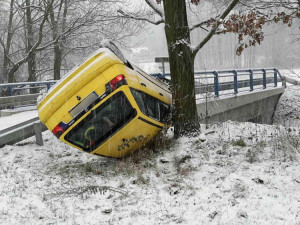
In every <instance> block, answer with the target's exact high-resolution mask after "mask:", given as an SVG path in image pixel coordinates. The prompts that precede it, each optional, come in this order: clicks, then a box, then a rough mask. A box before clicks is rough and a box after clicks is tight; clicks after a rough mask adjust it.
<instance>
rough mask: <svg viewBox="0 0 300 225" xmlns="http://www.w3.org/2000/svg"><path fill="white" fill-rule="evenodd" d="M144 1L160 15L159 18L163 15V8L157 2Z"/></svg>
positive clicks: (151, 0)
mask: <svg viewBox="0 0 300 225" xmlns="http://www.w3.org/2000/svg"><path fill="white" fill-rule="evenodd" d="M145 1H146V3H147V4H148V5H149V6H150V8H152V9H153V10H154V11H155V12H156V13H157V14H158V15H160V16H161V18H164V17H165V13H164V10H163V8H162V7H161V6H160V5H159V4H157V2H156V1H155V0H145Z"/></svg>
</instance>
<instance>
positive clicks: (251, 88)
mask: <svg viewBox="0 0 300 225" xmlns="http://www.w3.org/2000/svg"><path fill="white" fill-rule="evenodd" d="M249 73H250V91H253V90H254V88H253V86H254V85H253V70H249Z"/></svg>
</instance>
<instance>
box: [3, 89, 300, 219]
mask: <svg viewBox="0 0 300 225" xmlns="http://www.w3.org/2000/svg"><path fill="white" fill-rule="evenodd" d="M294 91H295V90H294ZM294 91H293V92H294ZM288 94H291V93H288ZM291 95H292V94H291ZM282 100H283V101H281V102H280V104H279V106H278V109H279V112H280V111H281V112H282V113H284V112H285V111H284V110H280V107H283V106H282V102H284V104H286V102H288V101H285V97H284V96H283V98H282ZM294 100H295V101H296V98H294ZM293 104H295V103H293ZM291 105H292V104H291ZM295 107H296V106H295ZM287 110H289V109H287ZM296 114H297V113H296V112H295V115H296ZM291 115H294V114H291ZM280 116H281V115H279V114H278V115H276V118H279V117H280ZM277 121H279V119H278V120H277ZM291 121H292V120H291ZM283 125H284V124H282V125H280V124H279V123H278V124H276V125H261V124H253V123H238V122H231V121H229V122H226V123H219V124H213V125H211V126H210V127H209V128H208V129H207V130H205V129H204V127H203V130H202V131H203V133H206V140H204V138H203V135H201V136H199V137H193V138H187V137H184V138H181V139H179V140H176V141H174V140H172V132H171V131H169V133H168V134H167V135H165V136H164V137H163V138H162V139H157V140H156V141H155V142H153V143H152V144H151V145H149V146H148V147H147V148H145V149H143V150H140V151H138V152H136V153H135V154H132V155H131V156H130V157H127V158H124V159H121V160H117V159H110V158H103V157H99V156H94V155H89V154H86V153H83V152H80V151H78V150H76V149H72V148H71V147H69V146H67V145H65V144H63V143H62V142H60V141H58V140H57V139H56V138H55V137H54V136H53V135H52V134H51V133H50V132H45V133H44V134H43V135H44V139H45V141H44V142H45V145H44V146H42V147H40V146H37V145H36V144H35V143H34V138H30V139H27V140H24V141H23V142H21V143H18V144H16V145H13V146H5V147H4V148H2V149H0V224H300V173H299V171H300V165H299V151H300V143H299V129H298V128H297V127H296V128H290V127H284V126H283Z"/></svg>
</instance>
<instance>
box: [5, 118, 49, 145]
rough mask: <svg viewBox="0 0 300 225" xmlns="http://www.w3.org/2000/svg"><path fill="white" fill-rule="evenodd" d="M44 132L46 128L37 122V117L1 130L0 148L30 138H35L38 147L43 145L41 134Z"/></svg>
mask: <svg viewBox="0 0 300 225" xmlns="http://www.w3.org/2000/svg"><path fill="white" fill-rule="evenodd" d="M45 130H47V128H46V127H45V125H43V124H42V123H41V122H40V121H39V118H38V117H36V118H33V119H30V120H28V121H24V122H22V123H19V124H17V125H14V126H12V127H9V128H7V129H4V130H1V131H0V148H1V147H4V146H5V145H7V144H10V145H11V144H15V143H17V142H19V141H22V140H24V139H26V138H29V137H32V136H35V137H36V143H37V144H38V145H43V138H42V132H43V131H45Z"/></svg>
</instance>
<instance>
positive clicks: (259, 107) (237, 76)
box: [0, 68, 285, 146]
mask: <svg viewBox="0 0 300 225" xmlns="http://www.w3.org/2000/svg"><path fill="white" fill-rule="evenodd" d="M168 75H169V74H165V76H168ZM153 76H156V77H160V78H164V77H162V75H161V74H153ZM54 83H55V81H49V82H36V83H34V82H33V83H30V84H28V83H16V84H11V86H10V85H9V84H0V89H1V88H6V89H7V88H8V89H9V94H10V95H11V96H4V97H0V110H1V109H2V115H4V114H5V113H3V109H6V110H7V109H10V112H12V113H8V114H13V112H16V111H17V110H16V109H13V110H12V108H16V107H18V106H20V105H28V103H30V104H31V105H32V104H36V98H37V94H23V95H15V96H14V95H13V94H14V92H15V91H16V90H22V89H26V88H28V89H32V88H35V89H43V88H45V89H49V88H50V86H51V85H53V84H54ZM195 87H196V88H195V91H196V99H197V109H198V115H199V118H200V121H201V122H202V123H211V122H224V121H227V120H235V121H251V122H257V123H266V124H271V123H272V122H273V116H274V112H275V109H276V106H277V103H278V100H279V98H280V96H281V95H282V94H283V93H284V90H285V82H284V79H283V77H282V76H281V74H280V72H279V71H278V70H277V69H273V68H272V69H247V70H223V71H203V72H196V73H195ZM6 93H7V91H6ZM3 119H4V120H5V119H6V118H0V124H1V120H3ZM38 121H39V120H38V117H36V118H35V119H32V120H30V121H27V122H26V123H24V121H23V122H22V121H21V122H20V124H19V125H18V124H14V126H13V127H12V128H6V129H5V130H3V129H2V130H1V127H0V146H1V145H4V144H8V143H9V144H13V143H16V142H18V141H20V140H21V139H22V138H21V137H20V135H23V137H24V138H25V137H26V138H28V137H29V136H33V135H35V136H36V137H37V142H38V143H41V142H42V141H41V132H42V131H44V130H45V127H44V126H42V125H41V124H40V123H39V122H38ZM27 133H28V134H27ZM24 138H23V139H24Z"/></svg>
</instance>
